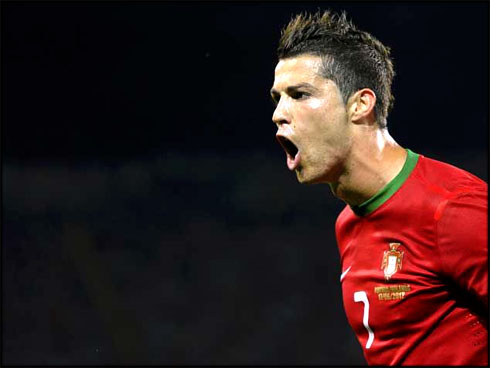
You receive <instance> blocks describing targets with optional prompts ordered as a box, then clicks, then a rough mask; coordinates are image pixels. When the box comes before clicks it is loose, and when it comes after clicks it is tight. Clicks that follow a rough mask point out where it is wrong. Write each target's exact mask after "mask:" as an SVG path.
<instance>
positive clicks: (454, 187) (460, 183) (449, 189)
mask: <svg viewBox="0 0 490 368" xmlns="http://www.w3.org/2000/svg"><path fill="white" fill-rule="evenodd" d="M414 176H415V178H416V179H418V180H419V181H421V182H422V183H424V184H426V185H427V187H428V189H433V190H435V191H439V192H444V193H446V194H449V193H459V192H461V191H466V192H467V191H487V188H488V185H487V183H486V182H485V181H483V180H482V179H480V178H478V177H477V176H475V175H473V174H471V173H469V172H468V171H466V170H463V169H461V168H459V167H456V166H454V165H451V164H449V163H446V162H442V161H438V160H434V159H432V158H428V157H425V156H423V155H420V157H419V162H418V163H417V167H416V170H415V171H414ZM437 189H439V190H437Z"/></svg>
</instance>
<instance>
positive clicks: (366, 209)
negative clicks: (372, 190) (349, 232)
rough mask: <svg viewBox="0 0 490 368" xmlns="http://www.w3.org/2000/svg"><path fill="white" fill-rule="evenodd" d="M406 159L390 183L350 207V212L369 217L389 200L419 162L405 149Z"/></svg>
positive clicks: (414, 154) (416, 155) (416, 156)
mask: <svg viewBox="0 0 490 368" xmlns="http://www.w3.org/2000/svg"><path fill="white" fill-rule="evenodd" d="M406 151H407V159H406V160H405V164H404V165H403V167H402V169H401V171H400V172H399V173H398V175H397V176H395V178H394V179H393V180H392V181H390V182H389V183H388V184H386V186H385V187H384V188H382V189H381V190H380V191H379V192H378V193H376V194H375V195H374V196H372V197H371V198H369V199H368V200H367V201H366V202H364V203H362V204H360V205H359V206H350V208H351V209H352V211H353V212H354V213H355V214H356V215H358V216H366V215H369V214H370V213H371V212H373V211H374V210H376V209H378V208H379V206H381V205H382V204H383V203H385V202H386V201H387V200H388V199H390V198H391V196H392V195H393V194H395V192H396V191H397V190H398V189H400V187H401V186H402V185H403V183H405V181H406V180H407V178H408V177H409V176H410V174H411V173H412V171H413V169H414V168H415V165H417V161H418V160H419V155H418V154H417V153H414V152H412V151H410V150H409V149H406Z"/></svg>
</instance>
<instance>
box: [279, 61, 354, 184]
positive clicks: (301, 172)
mask: <svg viewBox="0 0 490 368" xmlns="http://www.w3.org/2000/svg"><path fill="white" fill-rule="evenodd" d="M321 65H322V61H321V58H320V57H318V56H313V55H299V56H297V57H292V58H287V59H282V60H280V61H279V63H278V64H277V66H276V70H275V78H274V86H273V87H272V89H271V95H272V98H273V100H274V101H275V102H276V103H277V106H276V109H275V111H274V114H273V116H272V121H273V122H274V123H275V124H276V125H277V133H276V137H277V139H278V141H279V143H280V144H281V145H282V146H283V148H284V150H285V151H286V157H287V165H288V167H289V169H290V170H295V172H296V176H297V178H298V181H299V182H301V183H311V184H314V183H334V182H336V181H337V180H338V177H339V176H340V174H342V172H343V171H344V168H345V161H346V159H347V158H348V155H349V152H350V148H351V139H350V136H351V132H350V124H349V123H348V116H347V111H346V107H345V105H344V102H343V100H342V96H341V94H340V91H339V89H338V87H337V85H336V84H335V83H334V82H332V81H331V80H328V79H325V78H323V77H322V76H321V75H320V70H321Z"/></svg>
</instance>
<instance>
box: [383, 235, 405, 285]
mask: <svg viewBox="0 0 490 368" xmlns="http://www.w3.org/2000/svg"><path fill="white" fill-rule="evenodd" d="M400 245H401V244H400V243H390V250H385V251H384V253H383V261H382V262H381V269H382V270H383V271H384V275H385V280H386V281H388V280H389V279H391V277H392V276H393V275H394V274H395V273H396V272H397V271H398V270H401V268H402V259H403V251H401V250H399V249H398V247H399V246H400Z"/></svg>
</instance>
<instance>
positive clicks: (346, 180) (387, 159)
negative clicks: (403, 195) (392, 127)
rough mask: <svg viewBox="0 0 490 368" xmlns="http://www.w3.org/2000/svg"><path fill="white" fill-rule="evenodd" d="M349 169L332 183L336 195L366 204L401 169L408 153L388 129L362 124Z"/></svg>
mask: <svg viewBox="0 0 490 368" xmlns="http://www.w3.org/2000/svg"><path fill="white" fill-rule="evenodd" d="M353 143H354V144H353V146H352V147H353V148H352V151H351V155H350V157H349V160H348V161H347V162H346V166H345V170H344V171H343V173H342V174H341V175H340V177H339V179H338V181H337V182H336V183H332V184H331V188H332V191H333V193H334V195H335V196H337V197H338V198H340V199H342V200H343V201H344V202H346V203H347V204H349V205H351V206H357V205H360V204H361V203H364V202H365V201H367V200H368V199H369V198H371V197H372V196H374V195H375V194H376V193H377V192H378V191H379V190H381V189H382V188H383V187H385V186H386V185H387V184H388V183H389V182H390V181H391V180H393V179H394V178H395V176H396V175H397V174H398V173H399V172H400V171H401V169H402V167H403V165H404V163H405V160H406V157H407V154H406V151H405V149H404V148H402V147H400V146H399V145H398V144H397V143H396V142H395V140H394V139H393V138H392V137H391V136H390V135H389V133H388V130H387V129H377V128H369V127H360V131H359V132H358V134H355V135H354V137H353Z"/></svg>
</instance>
